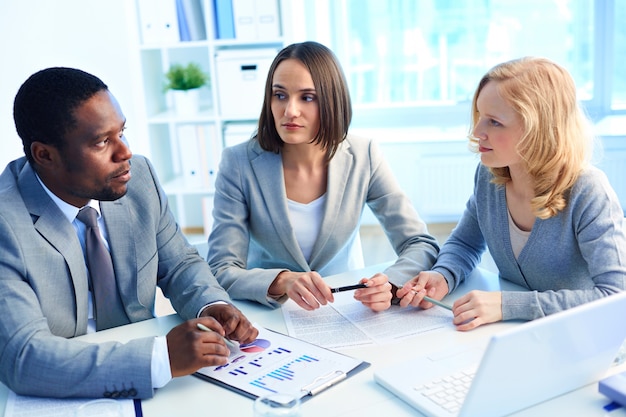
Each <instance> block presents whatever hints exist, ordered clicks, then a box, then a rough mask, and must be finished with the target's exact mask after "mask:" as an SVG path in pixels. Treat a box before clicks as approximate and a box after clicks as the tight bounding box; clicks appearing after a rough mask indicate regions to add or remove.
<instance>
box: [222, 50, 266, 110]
mask: <svg viewBox="0 0 626 417" xmlns="http://www.w3.org/2000/svg"><path fill="white" fill-rule="evenodd" d="M277 53H278V51H277V50H275V49H248V50H245V51H243V50H229V51H219V52H218V53H217V55H216V57H215V63H216V67H217V68H216V70H217V79H218V80H219V81H218V83H217V94H218V100H219V109H220V115H221V117H222V119H235V120H237V119H258V118H259V114H260V113H261V106H262V104H263V93H264V88H265V79H266V78H267V73H268V71H269V68H270V65H271V64H272V61H273V60H274V57H275V56H276V54H277Z"/></svg>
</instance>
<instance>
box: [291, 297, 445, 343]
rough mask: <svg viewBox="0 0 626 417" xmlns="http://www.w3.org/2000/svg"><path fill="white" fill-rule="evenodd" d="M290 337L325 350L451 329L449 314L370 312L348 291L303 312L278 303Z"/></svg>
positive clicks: (435, 310) (405, 310) (441, 310)
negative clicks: (280, 305)
mask: <svg viewBox="0 0 626 417" xmlns="http://www.w3.org/2000/svg"><path fill="white" fill-rule="evenodd" d="M282 311H283V317H284V318H285V324H286V325H287V331H288V333H289V335H290V336H293V337H296V338H298V339H302V340H306V341H307V342H310V343H314V344H316V345H320V346H323V347H325V348H329V349H340V348H348V347H356V346H365V345H375V344H384V343H388V342H391V341H393V340H397V339H401V338H405V337H408V336H413V335H416V334H419V333H423V332H427V331H432V330H436V329H443V328H454V325H453V324H452V313H451V312H450V311H447V310H445V309H444V308H442V307H438V306H434V307H433V308H430V309H428V310H422V309H420V308H412V307H409V308H402V307H400V306H391V308H390V309H388V310H385V311H381V312H373V311H372V310H370V309H369V308H367V307H365V306H364V305H363V304H361V303H360V302H358V301H356V300H355V299H354V298H353V295H352V292H346V293H337V294H335V302H334V303H332V304H327V305H325V306H322V307H321V308H318V309H317V310H313V311H306V310H303V309H302V308H301V307H299V306H298V305H297V304H296V303H295V302H294V301H292V300H288V301H287V302H286V303H285V304H283V305H282Z"/></svg>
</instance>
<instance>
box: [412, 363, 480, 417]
mask: <svg viewBox="0 0 626 417" xmlns="http://www.w3.org/2000/svg"><path fill="white" fill-rule="evenodd" d="M475 373H476V367H473V368H470V369H466V370H463V371H458V372H455V373H454V374H451V375H448V376H444V377H439V378H436V379H433V380H432V381H429V382H427V383H424V384H420V385H417V386H415V387H413V389H414V390H415V391H417V392H418V393H420V394H421V395H423V396H424V397H426V398H428V399H429V400H431V401H432V402H434V403H435V404H437V405H438V406H440V407H441V408H443V409H444V410H446V411H447V412H448V413H452V414H455V413H458V412H459V410H460V409H461V405H462V404H463V400H464V399H465V396H466V395H467V391H468V390H469V387H470V385H471V383H472V379H473V378H474V375H475Z"/></svg>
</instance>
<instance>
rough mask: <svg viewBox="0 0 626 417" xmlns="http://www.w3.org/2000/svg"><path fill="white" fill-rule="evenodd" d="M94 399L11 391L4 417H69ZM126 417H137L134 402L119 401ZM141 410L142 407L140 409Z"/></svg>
mask: <svg viewBox="0 0 626 417" xmlns="http://www.w3.org/2000/svg"><path fill="white" fill-rule="evenodd" d="M89 401H92V399H65V398H41V397H29V396H25V395H17V394H16V393H15V392H13V391H9V396H8V398H7V405H6V408H5V409H4V417H67V416H73V415H74V413H75V412H76V409H77V408H78V407H79V406H81V405H82V404H85V403H86V402H89ZM118 401H119V402H120V404H121V406H122V415H123V416H124V417H135V416H136V414H135V405H134V402H133V400H118ZM139 410H141V407H139Z"/></svg>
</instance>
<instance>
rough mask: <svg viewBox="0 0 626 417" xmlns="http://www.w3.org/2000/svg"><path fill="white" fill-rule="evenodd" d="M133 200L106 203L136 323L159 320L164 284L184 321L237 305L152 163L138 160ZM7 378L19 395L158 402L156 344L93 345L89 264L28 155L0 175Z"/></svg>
mask: <svg viewBox="0 0 626 417" xmlns="http://www.w3.org/2000/svg"><path fill="white" fill-rule="evenodd" d="M131 163H132V165H131V166H132V168H131V172H132V177H131V180H130V182H129V183H128V192H127V194H126V195H125V196H124V197H122V198H120V199H118V200H116V201H112V202H101V210H102V216H103V217H104V221H105V224H106V227H107V230H108V237H109V245H110V248H111V256H112V259H113V264H114V269H115V276H116V280H117V284H118V288H119V292H120V295H121V297H122V301H123V303H124V305H125V309H126V313H127V315H128V317H129V319H130V320H131V322H136V321H140V320H145V319H149V318H151V317H153V311H154V301H155V294H156V285H159V287H161V289H162V290H163V293H164V294H165V296H167V297H169V298H170V300H171V302H172V305H173V306H174V308H175V309H176V311H177V312H178V313H179V314H180V315H181V316H182V317H183V318H184V319H189V318H193V317H195V316H196V314H197V313H198V311H199V310H200V309H201V308H202V306H204V305H206V304H207V303H210V302H213V301H217V300H225V301H230V298H229V297H228V295H227V294H226V292H225V291H224V290H223V289H222V288H221V287H220V286H219V284H217V281H216V280H215V278H214V277H213V275H212V274H211V272H210V269H209V268H208V265H207V264H206V262H205V261H204V260H203V259H202V258H201V257H200V256H199V255H198V253H197V251H196V250H195V249H194V248H193V247H192V246H190V245H189V244H188V242H187V240H186V239H185V237H184V236H183V235H182V233H181V232H180V230H179V227H178V225H177V224H176V222H175V220H174V218H173V216H172V214H171V212H170V211H169V208H168V203H167V199H166V197H165V194H164V193H163V190H162V189H161V188H160V186H159V183H158V181H157V179H156V176H155V174H154V170H153V168H152V166H151V165H150V163H149V162H148V161H147V160H146V159H145V158H143V157H134V158H133V159H132V160H131ZM0 236H2V243H1V248H2V250H0V293H1V296H0V317H2V319H0V379H1V380H2V382H4V383H5V384H6V385H7V386H8V387H9V388H11V389H12V390H14V391H16V392H17V393H20V394H26V395H42V396H52V397H65V396H68V397H98V396H102V395H104V393H105V392H109V393H111V392H114V391H118V392H119V391H121V390H124V389H125V390H133V393H134V392H136V394H137V395H136V396H137V397H141V398H145V397H150V396H152V395H153V389H152V382H151V360H152V348H153V343H154V338H144V339H137V340H133V341H131V342H129V343H126V344H120V343H114V342H111V343H102V344H87V343H83V342H80V341H77V340H71V338H72V337H74V336H78V335H82V334H85V333H86V330H87V314H88V311H87V309H88V307H87V304H88V285H87V274H86V266H85V258H84V255H83V251H82V249H81V246H80V243H79V240H78V237H77V236H76V231H75V229H74V228H73V226H72V224H71V223H70V222H68V220H67V218H66V217H64V215H63V214H62V213H61V211H60V210H59V208H58V207H57V205H56V204H55V203H54V202H53V201H52V200H51V199H50V197H49V196H48V194H47V193H46V192H45V190H44V189H43V188H42V187H41V185H40V183H39V181H38V180H37V178H36V176H35V173H34V171H33V169H32V167H31V165H30V164H29V163H28V162H26V159H25V158H20V159H17V160H15V161H13V162H11V163H10V164H9V165H8V166H7V168H6V169H5V170H4V172H3V173H2V175H1V176H0Z"/></svg>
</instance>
